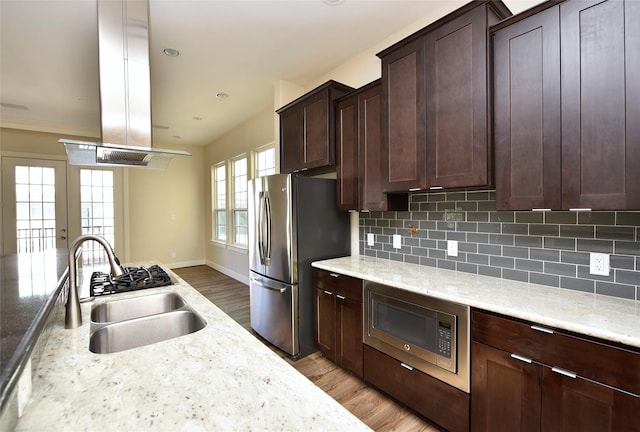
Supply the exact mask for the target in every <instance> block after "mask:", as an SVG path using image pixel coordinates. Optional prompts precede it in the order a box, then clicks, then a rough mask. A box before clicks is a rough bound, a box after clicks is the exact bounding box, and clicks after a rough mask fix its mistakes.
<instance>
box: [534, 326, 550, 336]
mask: <svg viewBox="0 0 640 432" xmlns="http://www.w3.org/2000/svg"><path fill="white" fill-rule="evenodd" d="M531 330H536V331H539V332H542V333H548V334H553V330H551V329H549V328H546V327H540V326H537V325H532V326H531Z"/></svg>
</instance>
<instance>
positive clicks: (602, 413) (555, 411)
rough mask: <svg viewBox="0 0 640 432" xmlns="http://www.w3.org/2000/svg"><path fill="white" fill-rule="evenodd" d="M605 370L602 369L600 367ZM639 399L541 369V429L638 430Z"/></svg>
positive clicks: (586, 431) (584, 431)
mask: <svg viewBox="0 0 640 432" xmlns="http://www.w3.org/2000/svg"><path fill="white" fill-rule="evenodd" d="M603 367H606V366H603ZM639 411H640V398H638V397H634V396H632V395H630V394H627V393H624V392H621V391H619V390H615V389H612V388H610V387H605V386H604V385H601V384H597V383H595V382H592V381H587V380H585V379H582V378H580V377H577V378H571V377H568V376H565V375H562V374H559V373H556V372H554V371H552V369H551V368H548V367H545V368H544V371H543V386H542V430H543V431H558V432H573V431H575V432H613V431H628V432H638V431H640V421H639V419H638V412H639Z"/></svg>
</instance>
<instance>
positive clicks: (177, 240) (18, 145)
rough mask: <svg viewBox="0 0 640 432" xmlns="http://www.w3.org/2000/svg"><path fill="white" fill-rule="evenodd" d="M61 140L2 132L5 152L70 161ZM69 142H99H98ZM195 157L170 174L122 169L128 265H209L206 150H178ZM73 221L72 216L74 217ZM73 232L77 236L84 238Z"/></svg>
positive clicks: (175, 163) (176, 163)
mask: <svg viewBox="0 0 640 432" xmlns="http://www.w3.org/2000/svg"><path fill="white" fill-rule="evenodd" d="M60 137H61V135H60V134H52V133H43V132H32V131H21V130H15V129H0V140H1V142H2V152H3V154H6V153H7V152H10V153H11V154H24V155H37V156H38V157H46V156H50V157H51V158H54V159H60V158H63V159H66V155H65V151H64V146H63V145H62V144H59V143H58V139H59V138H60ZM64 137H65V138H74V139H80V140H88V141H95V138H87V137H73V136H69V135H64ZM175 147H176V149H178V150H186V151H188V152H190V153H192V154H193V156H191V157H175V158H174V159H173V160H172V161H171V164H170V165H169V168H168V169H167V170H164V171H155V170H144V169H136V168H127V169H124V168H123V169H121V170H120V171H121V172H122V174H123V179H124V188H123V189H124V190H123V192H122V196H120V197H116V200H117V199H120V200H122V203H123V212H124V233H125V241H124V242H123V243H124V250H122V248H120V247H117V248H116V249H117V250H116V253H117V254H118V255H119V256H120V258H121V259H122V260H123V261H125V262H137V261H158V262H162V263H163V264H165V265H167V266H168V267H177V266H184V265H194V264H204V257H205V251H204V249H205V240H204V239H205V230H204V215H205V214H204V209H205V207H204V202H203V197H204V194H205V192H204V184H205V178H204V164H203V158H204V149H203V148H202V147H184V146H183V147H178V146H175ZM70 216H71V215H70ZM78 219H79V217H78V218H77V219H75V221H74V220H73V218H71V217H70V221H69V222H70V224H73V223H77V224H78V227H77V229H74V228H72V227H71V226H70V227H69V232H70V234H71V235H72V236H73V235H74V234H73V233H74V232H77V233H79V220H78Z"/></svg>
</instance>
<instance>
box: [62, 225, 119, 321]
mask: <svg viewBox="0 0 640 432" xmlns="http://www.w3.org/2000/svg"><path fill="white" fill-rule="evenodd" d="M87 240H94V241H96V242H98V243H99V244H100V245H101V246H102V247H103V248H104V250H105V252H106V253H107V259H108V260H109V266H110V267H111V275H112V276H120V275H122V274H124V271H123V270H122V267H121V266H120V261H119V260H118V258H117V257H116V255H115V253H114V252H113V248H112V247H111V245H110V244H109V242H107V241H106V240H105V239H104V238H103V237H100V236H97V235H94V234H84V235H81V236H79V237H78V238H76V239H75V240H74V241H73V243H71V246H70V247H69V292H68V295H67V303H66V307H65V309H66V315H65V320H64V326H65V328H67V329H73V328H76V327H80V326H81V325H82V312H81V310H80V298H79V295H78V284H77V279H78V268H77V266H76V253H77V252H78V249H79V248H80V246H81V245H82V243H84V242H85V241H87Z"/></svg>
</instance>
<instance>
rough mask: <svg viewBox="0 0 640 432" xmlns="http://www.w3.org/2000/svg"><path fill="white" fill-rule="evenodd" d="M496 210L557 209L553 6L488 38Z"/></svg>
mask: <svg viewBox="0 0 640 432" xmlns="http://www.w3.org/2000/svg"><path fill="white" fill-rule="evenodd" d="M493 92H494V144H495V184H496V207H497V208H498V210H531V209H534V208H550V209H554V210H559V209H561V208H562V205H561V201H560V200H561V183H560V176H561V168H560V163H561V144H560V131H561V117H560V22H559V8H558V7H557V6H555V7H552V8H550V9H547V10H544V11H542V12H540V13H537V14H535V15H532V16H530V17H528V18H526V19H524V20H522V21H519V22H516V23H515V24H512V25H510V26H508V27H505V28H503V29H500V30H498V31H497V32H496V33H495V34H494V35H493Z"/></svg>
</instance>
